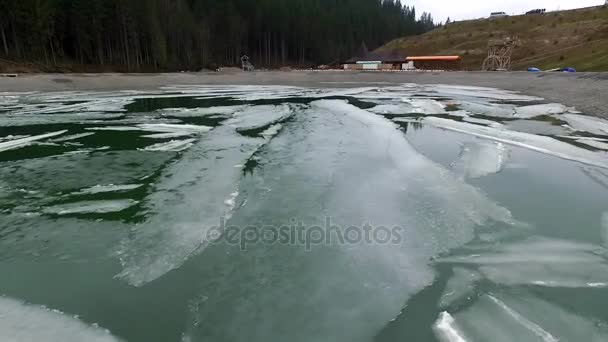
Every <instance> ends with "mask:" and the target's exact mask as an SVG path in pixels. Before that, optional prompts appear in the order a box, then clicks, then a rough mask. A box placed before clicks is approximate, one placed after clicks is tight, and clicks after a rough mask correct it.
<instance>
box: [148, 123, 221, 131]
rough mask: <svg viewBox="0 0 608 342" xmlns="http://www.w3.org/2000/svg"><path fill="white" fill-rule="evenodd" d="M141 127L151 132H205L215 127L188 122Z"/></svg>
mask: <svg viewBox="0 0 608 342" xmlns="http://www.w3.org/2000/svg"><path fill="white" fill-rule="evenodd" d="M138 127H140V128H141V129H142V130H144V131H151V132H166V133H174V132H189V133H204V132H209V131H210V130H211V129H213V127H209V126H201V125H186V124H164V123H160V124H141V125H139V126H138Z"/></svg>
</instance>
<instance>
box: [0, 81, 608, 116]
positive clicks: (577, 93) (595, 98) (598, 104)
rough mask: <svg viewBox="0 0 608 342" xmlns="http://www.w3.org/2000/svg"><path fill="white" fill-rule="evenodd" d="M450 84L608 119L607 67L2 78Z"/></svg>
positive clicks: (79, 86) (2, 86) (81, 85)
mask: <svg viewBox="0 0 608 342" xmlns="http://www.w3.org/2000/svg"><path fill="white" fill-rule="evenodd" d="M399 83H419V84H452V85H464V86H479V87H491V88H500V89H505V90H512V91H519V92H521V93H523V94H526V95H533V96H538V97H542V98H545V99H546V100H548V101H551V102H557V103H562V104H564V105H567V106H571V107H575V108H576V109H577V110H579V111H581V112H583V113H584V114H587V115H592V116H596V117H601V118H608V95H606V94H608V72H607V73H601V72H588V73H529V72H364V71H362V72H356V71H355V72H353V71H290V72H282V71H258V72H252V73H245V72H240V71H238V72H237V71H221V72H200V73H189V72H184V73H160V74H159V73H157V74H131V73H126V74H117V73H108V74H22V75H19V76H18V77H15V78H9V77H0V92H27V91H44V92H54V91H86V90H89V91H110V90H155V89H158V88H160V87H163V86H169V85H285V86H299V87H323V88H352V87H360V86H365V85H369V84H376V85H382V84H385V85H391V84H399Z"/></svg>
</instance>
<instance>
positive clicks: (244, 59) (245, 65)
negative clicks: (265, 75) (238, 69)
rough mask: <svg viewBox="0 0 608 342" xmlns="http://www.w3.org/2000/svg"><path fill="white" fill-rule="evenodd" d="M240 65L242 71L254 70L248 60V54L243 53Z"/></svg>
mask: <svg viewBox="0 0 608 342" xmlns="http://www.w3.org/2000/svg"><path fill="white" fill-rule="evenodd" d="M241 65H242V67H243V71H254V70H255V68H254V67H253V64H251V62H250V61H249V56H247V55H244V56H243V57H241Z"/></svg>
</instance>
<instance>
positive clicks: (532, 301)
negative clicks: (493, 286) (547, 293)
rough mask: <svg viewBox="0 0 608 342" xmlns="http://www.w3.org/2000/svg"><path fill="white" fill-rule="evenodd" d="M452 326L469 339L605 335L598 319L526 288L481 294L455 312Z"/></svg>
mask: <svg viewBox="0 0 608 342" xmlns="http://www.w3.org/2000/svg"><path fill="white" fill-rule="evenodd" d="M440 319H441V317H440ZM439 321H440V320H439ZM451 326H457V327H458V328H459V329H460V331H461V333H462V334H466V336H467V339H470V341H496V342H511V341H521V342H537V341H541V342H558V341H589V342H600V341H605V340H606V338H608V331H607V330H606V328H605V327H603V326H602V324H599V322H596V321H594V320H593V319H590V318H587V317H582V316H579V315H577V314H576V313H574V312H569V311H567V310H566V309H564V308H562V307H560V306H557V305H555V304H551V303H549V302H546V301H544V300H542V299H538V298H536V297H534V296H532V295H530V294H526V293H525V292H524V293H520V294H518V295H512V294H509V293H499V294H488V295H484V296H482V297H481V298H479V299H478V300H477V301H476V302H475V303H474V305H473V306H471V307H469V308H467V309H465V310H463V311H461V312H457V313H455V314H454V317H453V321H451ZM448 341H449V340H448Z"/></svg>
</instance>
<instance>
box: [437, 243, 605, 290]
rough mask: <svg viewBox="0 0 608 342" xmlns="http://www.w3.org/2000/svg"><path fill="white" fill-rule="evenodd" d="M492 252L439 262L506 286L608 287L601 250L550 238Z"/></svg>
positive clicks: (511, 244) (454, 257) (455, 257)
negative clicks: (468, 268)
mask: <svg viewBox="0 0 608 342" xmlns="http://www.w3.org/2000/svg"><path fill="white" fill-rule="evenodd" d="M491 247H492V248H491V250H488V251H484V252H480V251H476V254H472V255H465V256H452V257H446V258H442V259H439V260H438V262H440V263H450V264H455V265H472V266H477V267H478V270H479V272H480V273H481V274H482V275H483V276H484V277H485V278H487V279H489V280H491V281H493V282H495V283H498V284H504V285H535V286H542V287H571V288H585V287H608V264H607V263H606V259H604V257H602V255H604V256H605V255H607V251H606V250H605V249H604V248H602V247H601V246H595V245H590V244H584V243H577V242H571V241H563V240H556V239H549V238H529V239H527V240H524V241H522V242H517V243H510V244H504V245H498V246H497V245H491Z"/></svg>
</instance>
